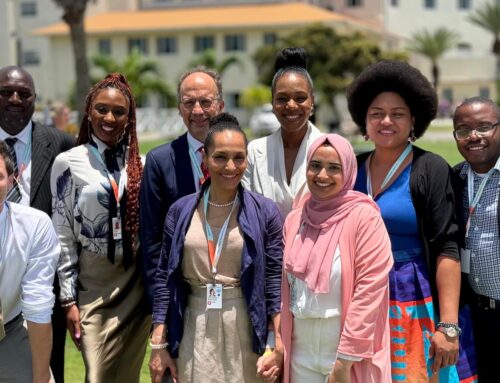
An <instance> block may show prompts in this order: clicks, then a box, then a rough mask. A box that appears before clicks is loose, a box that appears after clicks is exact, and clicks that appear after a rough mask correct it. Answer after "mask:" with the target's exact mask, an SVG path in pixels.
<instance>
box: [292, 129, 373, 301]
mask: <svg viewBox="0 0 500 383" xmlns="http://www.w3.org/2000/svg"><path fill="white" fill-rule="evenodd" d="M325 143H329V144H330V145H331V146H332V147H333V148H335V150H336V151H337V153H338V155H339V158H340V161H341V163H342V175H343V177H344V185H343V187H342V189H341V190H340V192H339V193H338V194H336V195H335V196H333V197H332V198H331V199H328V200H320V199H317V198H316V197H315V196H314V195H312V194H311V193H309V194H308V196H307V197H306V198H304V199H303V200H302V201H301V203H300V204H303V208H302V214H301V225H300V226H299V229H298V232H297V233H295V232H294V233H287V236H288V235H293V236H295V237H296V238H295V240H294V242H293V245H292V246H291V249H290V252H289V254H287V255H286V260H285V270H286V271H287V272H289V273H291V274H293V275H294V276H296V277H297V278H299V279H301V280H303V281H305V282H306V283H307V286H308V287H309V289H311V290H312V291H314V292H315V293H328V292H329V290H330V273H331V269H332V261H333V255H334V253H335V250H336V248H337V246H338V243H339V238H340V235H341V233H342V229H343V227H344V223H345V221H346V218H347V216H348V215H349V213H350V212H351V211H352V209H353V208H354V207H355V206H356V205H357V204H359V203H368V204H370V205H372V206H374V207H375V208H376V209H377V210H379V208H378V206H377V204H376V203H375V202H373V201H372V199H371V198H369V197H368V196H367V195H365V194H363V193H359V192H357V191H354V190H352V188H353V187H354V183H355V182H356V175H357V171H358V167H357V164H356V156H355V154H354V150H353V148H352V146H351V144H350V143H349V141H347V140H346V139H345V138H343V137H342V136H339V135H338V134H327V135H324V136H322V137H320V138H318V139H317V140H316V141H314V142H313V144H312V145H311V147H310V148H309V151H308V153H307V167H309V163H310V162H311V158H312V156H313V154H314V152H315V151H316V150H317V149H318V148H319V147H320V146H322V145H323V144H325ZM301 228H302V229H301ZM349 251H355V249H349Z"/></svg>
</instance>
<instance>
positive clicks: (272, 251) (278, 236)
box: [264, 201, 283, 315]
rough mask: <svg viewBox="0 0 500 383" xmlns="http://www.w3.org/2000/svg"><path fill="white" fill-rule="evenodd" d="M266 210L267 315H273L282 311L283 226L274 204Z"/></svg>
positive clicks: (270, 202)
mask: <svg viewBox="0 0 500 383" xmlns="http://www.w3.org/2000/svg"><path fill="white" fill-rule="evenodd" d="M265 208H266V211H267V214H268V218H267V223H266V236H265V242H264V246H265V254H266V271H265V273H266V307H267V315H271V314H275V313H278V312H279V311H280V303H281V275H282V266H283V226H282V223H281V214H280V212H279V210H278V208H277V206H276V205H275V204H274V202H272V201H269V203H268V205H267V206H265Z"/></svg>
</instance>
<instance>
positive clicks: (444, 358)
mask: <svg viewBox="0 0 500 383" xmlns="http://www.w3.org/2000/svg"><path fill="white" fill-rule="evenodd" d="M429 356H430V357H431V358H432V357H434V363H433V364H432V372H433V373H434V374H435V373H437V372H438V371H439V369H440V368H443V367H447V366H451V365H453V364H455V363H457V360H458V336H457V337H454V338H450V337H449V336H447V335H445V334H443V333H442V332H441V331H438V330H436V332H434V334H433V335H432V339H431V348H430V350H429Z"/></svg>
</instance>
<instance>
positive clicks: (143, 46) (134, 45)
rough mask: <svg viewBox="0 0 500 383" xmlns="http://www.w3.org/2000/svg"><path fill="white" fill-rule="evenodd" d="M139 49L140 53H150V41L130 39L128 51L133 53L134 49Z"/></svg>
mask: <svg viewBox="0 0 500 383" xmlns="http://www.w3.org/2000/svg"><path fill="white" fill-rule="evenodd" d="M134 49H135V50H137V51H138V52H139V53H142V54H146V55H147V54H148V41H147V40H146V39H141V38H137V39H128V53H132V51H133V50H134Z"/></svg>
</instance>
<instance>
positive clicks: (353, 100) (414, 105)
mask: <svg viewBox="0 0 500 383" xmlns="http://www.w3.org/2000/svg"><path fill="white" fill-rule="evenodd" d="M382 92H395V93H397V94H399V95H400V96H401V98H403V100H404V101H405V103H406V105H408V107H409V108H410V111H411V114H412V116H413V117H414V119H415V123H414V125H413V128H414V130H413V133H414V135H415V137H416V138H419V137H421V136H422V135H423V134H424V132H425V130H426V129H427V127H428V126H429V124H430V123H431V121H432V120H433V119H434V117H436V112H437V105H438V99H437V95H436V92H435V91H434V88H433V87H432V85H431V83H430V82H429V80H427V78H426V77H425V76H424V75H423V74H422V73H421V72H420V71H419V70H418V69H416V68H414V67H412V66H411V65H409V64H408V63H406V62H403V61H396V60H382V61H379V62H377V63H375V64H372V65H370V66H368V67H367V68H366V69H365V70H364V71H363V72H361V74H360V75H359V76H358V77H357V78H355V79H354V81H353V82H352V83H351V85H350V86H349V87H348V88H347V105H348V107H349V112H350V113H351V117H352V119H353V121H354V122H355V123H356V125H358V127H359V128H360V130H361V133H362V134H363V135H365V134H366V113H367V111H368V107H369V106H370V104H371V103H372V101H373V99H374V98H375V97H377V95H379V94H380V93H382Z"/></svg>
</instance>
